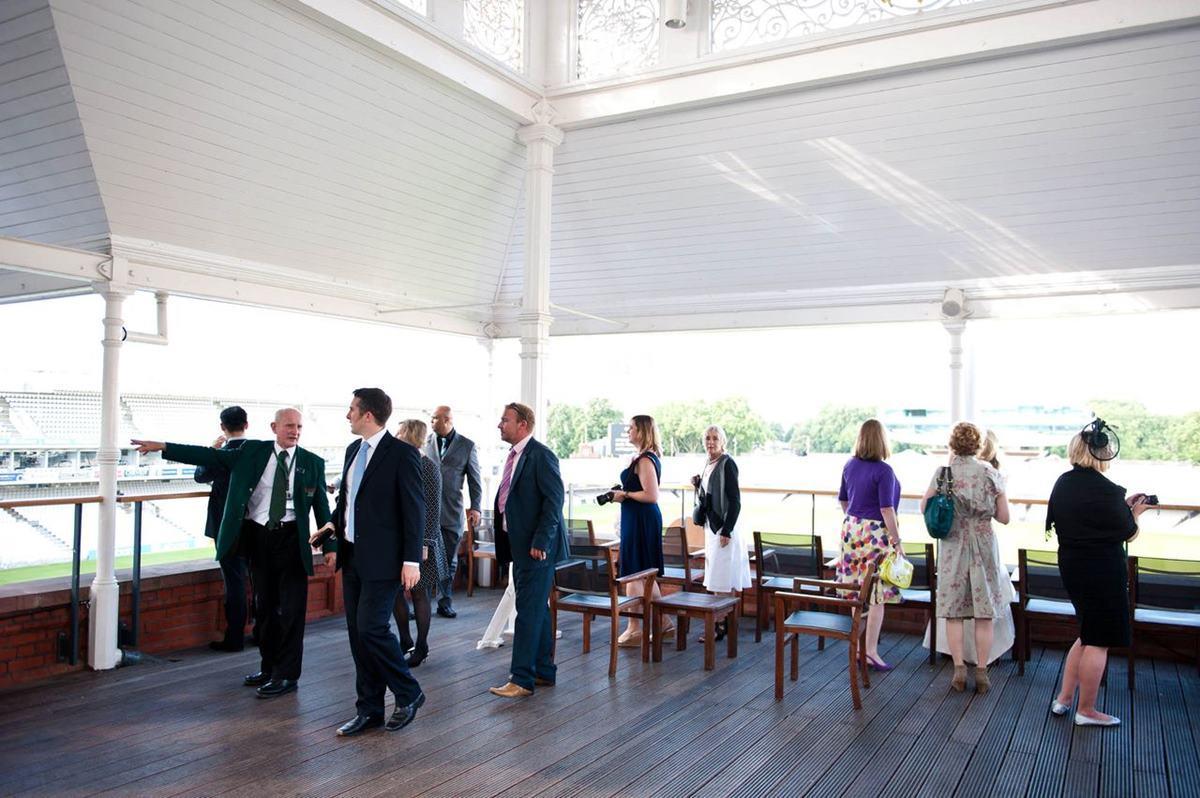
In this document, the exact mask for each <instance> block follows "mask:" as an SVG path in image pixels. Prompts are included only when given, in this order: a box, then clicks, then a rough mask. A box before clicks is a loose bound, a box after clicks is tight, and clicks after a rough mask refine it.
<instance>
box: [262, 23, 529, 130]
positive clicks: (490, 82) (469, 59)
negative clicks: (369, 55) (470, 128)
mask: <svg viewBox="0 0 1200 798" xmlns="http://www.w3.org/2000/svg"><path fill="white" fill-rule="evenodd" d="M280 2H282V3H283V4H284V5H287V6H289V7H291V8H295V9H296V10H298V11H301V12H302V13H303V12H308V14H309V15H310V16H311V15H312V12H315V13H316V14H317V15H319V17H320V18H321V19H322V21H323V22H324V23H326V24H327V23H329V22H333V23H335V25H333V26H331V27H334V28H336V29H338V30H340V31H342V32H343V33H347V34H349V35H350V36H351V37H352V38H354V39H357V40H359V41H363V42H366V43H367V44H369V45H371V46H373V47H375V48H376V49H378V48H380V47H382V48H383V49H384V50H385V51H387V52H388V53H389V54H392V55H395V56H398V57H399V58H402V59H403V60H404V61H405V62H406V63H408V64H411V65H412V66H413V67H415V68H417V69H419V70H421V71H422V72H424V73H426V74H428V75H430V76H432V77H435V78H437V79H439V80H442V81H445V82H448V83H451V84H453V85H455V86H459V87H461V88H463V89H466V90H467V91H470V92H472V93H474V94H476V95H478V96H479V97H481V98H482V99H484V100H486V101H488V102H489V103H491V104H493V105H494V106H496V107H497V108H499V109H500V110H502V111H503V112H504V113H506V114H508V115H509V116H511V117H512V118H513V119H514V120H515V121H517V122H519V123H521V124H527V123H529V122H532V121H534V120H533V116H532V109H533V105H534V103H536V102H537V101H538V100H540V99H542V92H541V90H540V89H539V88H538V87H536V86H535V85H534V84H533V83H531V82H529V81H528V80H526V79H525V78H523V77H521V76H519V75H516V74H514V73H512V72H510V71H508V70H507V69H504V68H503V67H501V66H499V65H498V64H492V63H490V62H488V60H487V59H485V58H483V57H482V56H478V55H476V54H475V53H473V52H472V51H471V50H470V48H468V47H467V46H466V45H464V44H462V43H461V42H458V41H456V40H455V39H453V38H451V37H450V36H448V35H446V34H445V33H442V32H441V31H439V30H438V29H437V28H435V27H434V26H433V25H431V24H429V23H427V22H423V21H421V20H418V19H417V18H416V16H415V15H412V16H409V15H408V14H405V13H404V12H401V11H393V10H391V9H388V8H386V7H384V6H383V5H381V4H377V3H374V2H370V0H280Z"/></svg>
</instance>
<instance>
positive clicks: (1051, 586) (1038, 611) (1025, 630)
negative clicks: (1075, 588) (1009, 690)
mask: <svg viewBox="0 0 1200 798" xmlns="http://www.w3.org/2000/svg"><path fill="white" fill-rule="evenodd" d="M1017 574H1018V578H1019V580H1020V583H1019V585H1018V587H1019V589H1020V596H1019V598H1020V601H1019V602H1018V612H1017V617H1016V619H1015V620H1016V622H1017V639H1018V640H1019V641H1020V645H1021V656H1020V659H1018V660H1017V673H1018V674H1020V675H1021V676H1024V675H1025V663H1026V661H1028V659H1029V651H1030V647H1029V645H1030V644H1029V627H1030V624H1031V622H1033V621H1037V620H1056V621H1062V620H1066V619H1069V618H1074V617H1075V608H1074V607H1073V606H1072V605H1071V599H1070V597H1069V596H1068V595H1067V589H1066V587H1064V586H1063V583H1062V576H1061V575H1060V574H1059V572H1058V552H1057V551H1047V550H1044V549H1018V550H1017Z"/></svg>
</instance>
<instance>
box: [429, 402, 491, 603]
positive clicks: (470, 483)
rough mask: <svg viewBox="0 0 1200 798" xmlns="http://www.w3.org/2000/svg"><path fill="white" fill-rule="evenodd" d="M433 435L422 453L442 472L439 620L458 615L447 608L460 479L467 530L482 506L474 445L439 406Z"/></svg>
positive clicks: (458, 528) (459, 526) (459, 524)
mask: <svg viewBox="0 0 1200 798" xmlns="http://www.w3.org/2000/svg"><path fill="white" fill-rule="evenodd" d="M431 422H432V423H431V425H430V426H432V427H433V434H431V435H430V436H429V439H428V440H427V441H426V442H425V453H426V454H427V455H428V456H429V459H430V460H432V461H433V462H434V463H436V464H437V466H438V467H439V468H440V469H441V471H442V508H441V513H442V518H441V524H442V541H443V542H444V543H445V549H446V559H447V560H448V561H449V562H448V564H447V565H448V567H447V568H446V578H445V579H443V580H441V581H440V582H439V583H438V590H437V593H438V606H437V614H438V615H440V616H442V617H443V618H454V617H456V616H457V615H458V613H456V612H455V611H454V607H453V606H452V604H451V595H450V594H451V591H452V589H453V585H454V571H455V569H456V568H457V567H458V544H459V541H460V540H461V539H462V534H463V520H464V519H463V490H462V486H463V478H464V477H466V480H467V489H468V492H469V493H470V494H471V509H469V510H467V512H466V522H467V524H468V526H469V528H471V529H475V528H476V527H477V526H478V525H479V508H480V507H481V506H482V503H483V484H482V482H481V481H480V479H479V455H478V454H477V453H476V451H475V442H474V441H472V440H471V439H470V438H467V437H466V436H464V435H462V434H460V433H459V432H458V431H457V430H456V429H454V413H453V412H452V411H451V410H450V408H449V407H447V406H445V405H442V406H441V407H439V408H437V409H436V410H434V411H433V418H432V419H431ZM431 509H432V508H431Z"/></svg>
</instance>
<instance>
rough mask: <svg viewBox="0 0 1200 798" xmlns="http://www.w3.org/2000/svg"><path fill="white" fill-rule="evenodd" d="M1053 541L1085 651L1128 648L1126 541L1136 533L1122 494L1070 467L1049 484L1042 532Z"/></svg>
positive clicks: (1117, 488)
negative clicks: (1050, 533)
mask: <svg viewBox="0 0 1200 798" xmlns="http://www.w3.org/2000/svg"><path fill="white" fill-rule="evenodd" d="M1051 526H1053V527H1054V531H1055V533H1056V534H1057V535H1058V570H1059V573H1060V574H1062V580H1063V585H1064V586H1065V587H1066V589H1067V595H1069V596H1070V597H1071V604H1072V605H1074V607H1075V615H1076V617H1077V618H1079V639H1080V641H1081V642H1082V643H1083V644H1084V645H1085V646H1104V647H1108V648H1124V647H1126V646H1128V645H1129V644H1130V639H1131V633H1130V628H1129V585H1128V581H1129V580H1128V571H1127V565H1126V558H1125V545H1124V544H1125V541H1127V540H1128V539H1129V538H1131V537H1133V535H1134V533H1135V532H1137V522H1136V521H1135V520H1134V518H1133V512H1132V511H1130V509H1129V506H1128V505H1126V504H1125V489H1124V488H1122V487H1121V486H1120V485H1116V484H1113V483H1112V482H1110V481H1109V480H1108V479H1107V478H1106V477H1105V476H1104V475H1103V474H1101V473H1100V472H1099V471H1096V470H1095V469H1092V468H1084V467H1082V466H1075V467H1074V468H1073V469H1072V470H1070V471H1068V472H1067V473H1065V474H1063V475H1062V476H1060V477H1059V478H1058V481H1057V482H1055V483H1054V490H1052V491H1051V492H1050V503H1049V506H1048V507H1047V509H1046V529H1047V530H1049V529H1050V527H1051Z"/></svg>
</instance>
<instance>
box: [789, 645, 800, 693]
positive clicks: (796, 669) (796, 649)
mask: <svg viewBox="0 0 1200 798" xmlns="http://www.w3.org/2000/svg"><path fill="white" fill-rule="evenodd" d="M789 676H791V679H792V681H793V682H794V681H796V680H797V679H799V678H800V635H792V672H791V673H790V674H789Z"/></svg>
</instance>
